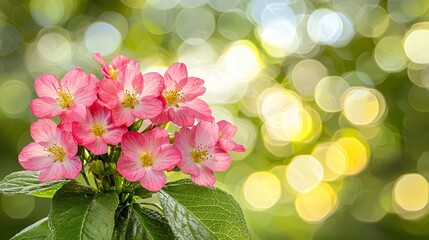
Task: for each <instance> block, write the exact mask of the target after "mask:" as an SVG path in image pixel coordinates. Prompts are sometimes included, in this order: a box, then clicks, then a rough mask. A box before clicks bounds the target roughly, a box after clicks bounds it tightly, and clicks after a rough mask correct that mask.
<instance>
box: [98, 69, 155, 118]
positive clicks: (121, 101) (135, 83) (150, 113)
mask: <svg viewBox="0 0 429 240" xmlns="http://www.w3.org/2000/svg"><path fill="white" fill-rule="evenodd" d="M161 91H162V77H161V75H159V74H157V73H147V74H145V75H142V74H141V72H140V70H139V67H138V63H137V62H130V63H128V64H127V65H126V66H125V67H124V68H123V69H122V70H120V71H119V72H118V76H117V81H115V80H112V79H106V80H105V81H101V82H100V91H99V93H98V94H99V97H100V99H101V100H102V101H103V102H104V103H105V104H106V105H107V106H108V107H109V108H110V109H111V110H112V117H113V124H114V125H115V126H121V125H123V124H125V125H126V126H130V125H131V124H132V123H134V122H135V120H136V118H140V119H150V118H153V117H155V116H157V115H158V114H159V113H160V112H161V111H162V102H161V101H160V100H159V99H158V97H159V95H160V94H161Z"/></svg>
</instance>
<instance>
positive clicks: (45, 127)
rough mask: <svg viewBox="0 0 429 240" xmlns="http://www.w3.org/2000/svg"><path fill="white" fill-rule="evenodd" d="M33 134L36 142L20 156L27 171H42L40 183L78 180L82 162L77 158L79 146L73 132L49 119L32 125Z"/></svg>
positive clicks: (27, 147)
mask: <svg viewBox="0 0 429 240" xmlns="http://www.w3.org/2000/svg"><path fill="white" fill-rule="evenodd" d="M30 133H31V137H32V138H33V139H34V141H35V142H33V143H30V144H28V145H27V146H25V147H24V148H23V149H22V151H21V153H20V154H19V156H18V159H19V163H20V164H21V166H22V167H23V168H25V169H26V170H29V171H40V175H39V181H40V182H47V181H52V180H59V179H61V178H69V179H75V178H76V177H77V175H79V172H80V170H81V169H82V163H81V161H80V160H79V158H77V157H75V155H76V153H77V144H76V142H75V141H74V140H73V137H72V135H71V134H70V133H68V132H65V131H63V130H61V129H60V128H58V127H57V125H56V124H55V123H54V122H53V121H51V120H49V119H40V120H38V121H37V122H34V123H32V124H31V126H30Z"/></svg>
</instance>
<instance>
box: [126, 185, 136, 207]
mask: <svg viewBox="0 0 429 240" xmlns="http://www.w3.org/2000/svg"><path fill="white" fill-rule="evenodd" d="M136 185H137V183H136V182H134V183H133V187H132V188H131V191H130V194H129V195H128V197H127V199H126V200H125V202H129V203H131V201H132V200H133V197H134V190H135V189H136Z"/></svg>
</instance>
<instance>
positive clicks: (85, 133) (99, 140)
mask: <svg viewBox="0 0 429 240" xmlns="http://www.w3.org/2000/svg"><path fill="white" fill-rule="evenodd" d="M72 126H73V127H72V129H73V131H72V134H73V137H74V138H75V139H76V141H77V143H78V144H80V145H82V146H84V147H86V148H88V149H89V150H90V151H91V152H92V153H94V154H95V155H101V154H105V153H107V144H112V145H116V144H118V143H119V142H121V138H122V135H123V134H124V133H126V132H127V131H128V130H127V128H126V127H125V126H124V125H123V126H119V127H115V126H114V125H113V123H112V117H111V113H110V110H109V109H108V108H107V107H106V106H104V105H103V104H102V103H101V102H99V101H96V102H95V103H94V104H92V106H91V107H90V108H89V109H88V110H87V111H86V114H85V116H84V117H83V119H81V121H79V122H73V125H72Z"/></svg>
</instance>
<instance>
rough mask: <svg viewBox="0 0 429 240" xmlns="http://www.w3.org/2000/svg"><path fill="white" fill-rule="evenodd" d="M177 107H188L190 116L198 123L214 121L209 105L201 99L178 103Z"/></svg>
mask: <svg viewBox="0 0 429 240" xmlns="http://www.w3.org/2000/svg"><path fill="white" fill-rule="evenodd" d="M179 107H181V108H182V107H188V108H189V109H191V110H192V111H191V112H192V114H193V115H194V116H195V117H196V118H197V119H198V120H200V121H202V120H204V121H209V122H212V121H214V118H213V116H212V111H211V109H210V107H209V105H207V103H206V102H204V101H203V100H201V99H198V98H195V99H194V100H192V101H189V102H183V103H179Z"/></svg>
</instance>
